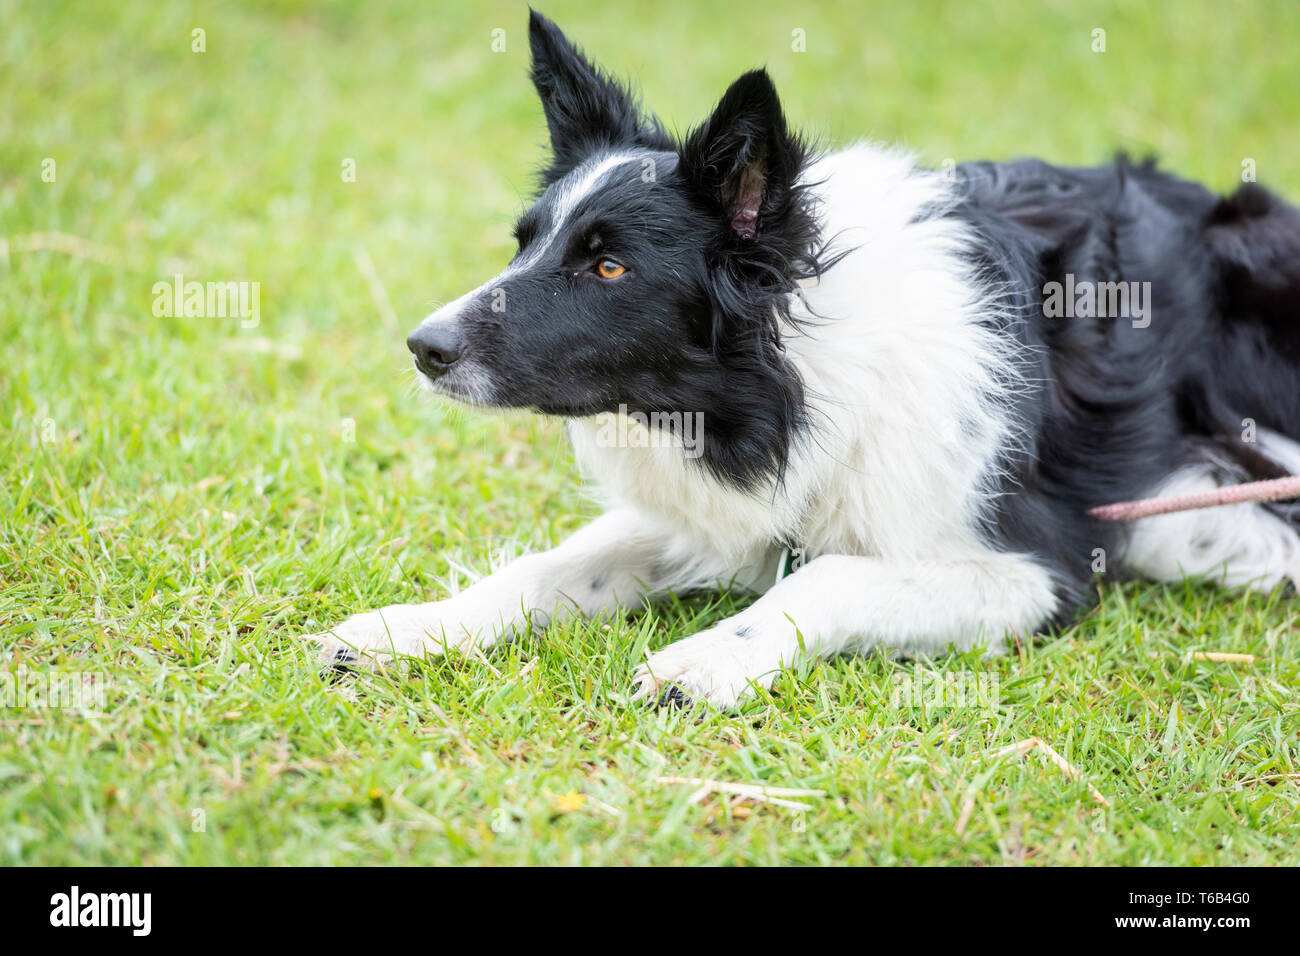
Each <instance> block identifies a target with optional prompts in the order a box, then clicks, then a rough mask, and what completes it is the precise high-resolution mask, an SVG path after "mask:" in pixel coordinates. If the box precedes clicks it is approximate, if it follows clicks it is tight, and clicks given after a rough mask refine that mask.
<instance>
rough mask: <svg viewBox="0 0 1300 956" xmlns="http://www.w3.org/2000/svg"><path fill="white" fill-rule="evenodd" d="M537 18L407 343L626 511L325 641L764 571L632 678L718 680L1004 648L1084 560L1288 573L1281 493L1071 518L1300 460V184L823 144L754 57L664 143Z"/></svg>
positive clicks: (701, 684)
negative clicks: (443, 594) (1213, 187)
mask: <svg viewBox="0 0 1300 956" xmlns="http://www.w3.org/2000/svg"><path fill="white" fill-rule="evenodd" d="M530 31H531V45H532V56H533V67H532V78H533V82H534V84H535V85H536V87H537V92H538V93H539V94H540V96H541V100H542V107H543V110H544V111H545V114H546V122H547V126H548V127H549V130H550V137H551V147H552V152H553V155H552V158H551V162H550V165H549V168H547V169H546V171H545V173H544V180H543V185H544V188H543V191H542V192H541V195H540V196H539V197H538V199H537V200H536V202H535V203H534V205H533V206H532V207H531V208H530V209H529V210H528V211H527V212H525V213H524V214H523V216H522V218H520V220H519V223H518V226H517V228H516V235H517V237H518V240H519V251H518V253H517V254H516V256H515V257H514V259H513V260H512V261H511V262H510V264H509V265H508V266H507V267H506V269H505V271H504V272H502V273H501V274H500V275H498V276H497V277H496V278H494V279H491V280H490V281H488V282H487V283H485V284H484V285H482V286H480V287H479V288H477V289H475V290H474V291H472V292H469V293H467V294H466V295H464V296H462V297H461V298H459V299H457V300H456V301H455V302H452V303H451V304H450V305H447V306H445V307H443V308H441V309H439V310H438V311H437V312H435V313H434V314H432V315H430V316H429V317H428V318H427V319H425V320H424V322H423V323H421V325H420V326H419V328H417V329H416V330H415V332H414V333H413V334H412V335H411V337H410V339H409V340H408V345H409V346H410V349H411V351H412V352H413V353H414V355H415V366H416V368H417V369H418V370H419V375H420V379H421V381H422V382H423V384H424V385H426V386H427V387H428V388H429V389H431V390H432V391H434V392H436V393H437V394H439V395H442V396H447V397H450V398H452V399H456V400H459V401H461V402H467V403H470V404H473V405H476V406H494V407H510V408H530V409H534V410H536V411H537V412H540V413H541V414H544V415H556V416H562V417H564V418H566V419H567V420H568V431H569V437H570V439H571V441H572V444H573V448H574V452H575V455H576V457H577V460H578V462H579V464H580V465H581V466H582V467H583V469H584V470H585V471H586V472H587V473H589V474H590V475H591V476H592V477H593V478H594V479H595V481H596V482H597V483H598V485H599V487H600V488H601V490H602V491H603V493H604V495H605V496H606V499H607V502H608V510H607V511H606V513H605V514H604V515H603V516H602V517H600V518H599V519H597V520H596V521H594V522H593V523H592V524H591V525H589V526H588V527H586V528H585V529H584V530H582V531H581V532H579V533H578V534H576V535H574V536H573V537H572V538H571V539H569V540H568V541H566V542H564V543H563V544H561V545H560V546H559V547H557V548H555V549H554V550H551V551H547V552H545V553H540V554H531V555H526V556H524V557H521V558H519V559H517V560H516V561H514V562H513V563H512V564H510V565H508V566H507V567H505V568H503V569H502V570H500V571H498V572H496V573H494V574H492V575H490V576H489V577H486V578H484V579H483V580H481V581H479V582H478V583H476V584H474V585H473V586H472V587H469V588H468V589H466V590H465V591H463V592H461V593H459V594H457V595H455V596H453V597H450V598H448V599H447V600H443V601H436V602H433V603H429V604H414V605H396V606H392V607H387V608H384V609H382V610H380V611H373V612H370V613H366V614H360V615H357V616H355V617H352V618H351V619H349V620H347V621H346V622H344V623H343V624H341V625H340V626H339V627H337V628H336V629H335V630H334V631H332V632H331V633H328V634H324V635H319V636H317V637H316V640H318V641H320V642H321V644H323V652H324V659H325V660H326V661H328V662H331V663H333V664H335V665H343V666H348V665H353V666H355V665H358V664H364V663H367V662H372V661H382V660H385V659H388V658H391V657H392V656H393V655H394V654H396V655H416V656H423V655H424V654H426V653H440V652H442V651H443V650H444V649H446V648H448V647H452V648H455V647H460V648H469V647H475V646H477V647H487V646H489V645H491V644H494V643H496V642H498V641H501V640H503V639H507V638H508V637H509V636H510V635H511V634H512V633H517V632H519V631H520V630H521V629H522V628H523V627H524V626H525V625H526V624H528V623H530V622H531V623H532V624H535V625H541V624H545V623H546V622H548V621H551V620H555V619H559V618H564V617H567V616H570V615H595V614H600V613H602V612H608V611H610V610H612V609H614V608H617V607H633V608H635V607H640V606H642V605H643V603H644V602H646V601H647V600H653V599H655V598H656V597H660V596H663V595H666V594H668V593H669V592H676V593H682V592H687V591H692V590H698V589H702V588H723V587H736V588H741V589H745V590H748V591H751V592H753V593H755V594H757V595H758V597H757V600H756V601H754V603H753V604H752V605H750V606H749V607H747V608H746V609H745V610H743V611H741V612H740V613H739V614H736V615H735V616H734V617H730V618H727V619H726V620H723V621H721V622H720V623H718V624H717V625H716V626H715V627H712V628H710V629H709V630H707V631H704V632H703V633H699V634H695V635H692V636H689V637H684V638H682V639H681V640H678V641H677V642H676V643H673V644H671V645H669V646H668V647H666V648H664V649H662V650H659V651H657V652H654V653H652V654H650V655H649V657H648V659H647V660H646V661H645V662H644V663H643V664H642V665H641V667H640V670H639V672H638V673H636V674H635V675H629V680H630V686H636V685H639V687H640V694H641V695H643V696H646V697H649V698H654V699H659V700H664V699H669V700H681V699H682V698H683V697H688V698H694V699H701V700H707V701H710V702H712V703H714V704H717V705H720V706H729V705H732V704H734V703H736V702H737V701H738V700H739V699H741V698H742V697H744V696H745V695H746V694H747V693H748V692H750V691H751V690H752V689H753V688H754V687H755V686H768V685H769V684H770V682H771V680H772V678H773V675H774V673H775V672H777V670H778V669H779V668H781V667H782V666H788V665H789V664H791V663H792V662H793V661H794V660H796V659H797V658H798V657H799V656H800V655H803V654H808V655H817V656H825V655H831V654H836V653H840V652H846V651H858V650H865V649H869V648H877V647H879V648H886V649H889V650H892V651H899V652H905V653H912V654H924V653H931V652H938V651H942V650H944V649H945V648H947V647H949V646H952V647H956V648H960V649H968V648H972V647H983V648H986V649H987V650H989V651H993V652H996V651H998V650H1000V649H1002V648H1004V647H1005V646H1006V642H1007V640H1008V639H1009V638H1012V637H1013V636H1017V635H1018V636H1022V637H1024V636H1028V635H1031V634H1033V633H1034V632H1036V631H1040V630H1042V629H1044V628H1048V627H1051V626H1055V625H1059V624H1061V623H1064V622H1067V621H1069V620H1070V619H1071V617H1072V616H1073V615H1074V614H1075V613H1076V612H1077V611H1078V610H1079V608H1080V607H1081V606H1083V605H1085V604H1086V602H1088V601H1089V600H1091V599H1092V598H1093V596H1094V590H1095V588H1094V586H1093V576H1094V574H1095V573H1097V572H1098V571H1101V570H1109V571H1110V572H1111V573H1115V572H1124V573H1127V574H1130V575H1138V576H1143V577H1147V578H1151V579H1155V580H1162V581H1169V580H1177V579H1181V578H1182V577H1184V576H1192V577H1203V578H1209V579H1213V580H1215V581H1218V582H1220V583H1224V584H1226V585H1228V586H1241V585H1249V586H1254V587H1263V588H1272V587H1274V586H1276V585H1278V584H1280V583H1282V582H1284V581H1286V580H1287V579H1289V580H1290V581H1292V582H1295V581H1297V580H1300V511H1298V510H1295V509H1288V508H1287V507H1285V506H1280V505H1273V506H1266V505H1255V504H1241V505H1233V506H1229V507H1223V508H1217V509H1209V510H1203V511H1195V512H1186V513H1183V514H1177V515H1167V516H1163V517H1157V518H1147V519H1144V520H1141V521H1138V522H1136V523H1134V524H1132V525H1128V526H1124V525H1104V524H1102V523H1100V522H1098V521H1095V520H1093V519H1090V518H1089V517H1088V515H1087V510H1088V509H1089V508H1090V507H1091V506H1094V505H1099V504H1103V503H1109V502H1115V501H1123V500H1131V499H1134V498H1140V497H1144V496H1149V495H1155V494H1170V493H1177V492H1187V491H1195V490H1206V489H1210V488H1213V487H1216V486H1218V485H1221V484H1231V483H1236V482H1238V481H1242V480H1248V479H1251V478H1267V477H1277V476H1280V475H1283V474H1287V473H1300V444H1298V443H1297V441H1298V440H1300V211H1297V210H1296V209H1294V208H1292V207H1290V206H1288V205H1286V204H1285V203H1283V202H1280V201H1279V200H1277V199H1275V198H1273V197H1272V196H1270V195H1269V194H1268V193H1266V192H1265V191H1264V190H1262V189H1260V188H1258V187H1256V186H1254V185H1246V186H1245V187H1243V188H1242V189H1240V190H1239V191H1238V192H1237V193H1236V194H1235V195H1233V196H1232V197H1231V198H1227V199H1220V198H1217V197H1216V196H1214V195H1212V194H1211V193H1210V192H1208V191H1207V190H1206V189H1204V188H1202V187H1201V186H1198V185H1195V184H1192V183H1188V182H1184V181H1182V180H1179V179H1176V178H1174V177H1172V176H1169V175H1166V174H1164V173H1161V172H1158V171H1156V169H1155V168H1154V167H1153V166H1152V165H1150V164H1146V165H1130V164H1129V163H1127V162H1125V161H1123V160H1121V161H1119V162H1117V163H1115V164H1114V165H1111V166H1107V167H1103V168H1097V169H1063V168H1057V167H1054V166H1049V165H1047V164H1045V163H1041V162H1035V161H1021V162H1013V163H1005V164H998V163H972V164H967V165H959V166H957V167H956V168H955V169H951V170H948V171H946V172H937V171H933V170H929V169H926V168H923V167H921V166H918V165H917V163H916V162H915V161H914V160H913V159H912V158H911V157H909V156H908V155H906V154H905V153H902V152H899V151H896V150H893V149H886V148H881V147H880V146H876V145H870V144H861V145H856V146H852V147H849V148H848V149H844V150H842V151H839V152H828V153H824V154H816V155H815V154H814V153H813V152H812V151H811V150H810V149H809V148H808V147H807V146H806V145H805V144H804V143H803V142H802V141H801V140H800V139H799V138H798V137H797V136H796V135H794V134H793V133H791V132H790V131H789V130H788V129H787V127H786V122H785V119H784V116H783V114H782V110H781V105H780V103H779V101H778V99H777V94H776V90H775V89H774V88H773V85H772V81H771V80H770V79H769V77H768V75H767V74H766V73H765V72H764V71H762V70H758V71H754V72H751V73H746V74H745V75H744V76H742V77H741V78H740V79H738V80H737V81H736V82H735V83H734V84H732V86H731V88H730V89H728V90H727V92H726V94H725V95H724V96H723V97H722V100H721V102H719V104H718V106H717V108H716V109H715V110H714V112H713V115H711V116H710V117H709V118H708V119H707V120H706V121H705V122H704V123H703V124H702V125H701V126H700V127H699V128H697V129H695V130H694V131H692V132H691V133H690V134H689V135H687V136H685V137H684V138H682V139H680V140H679V139H677V138H675V137H673V136H671V135H669V134H668V133H667V132H665V130H664V128H663V126H662V125H661V124H660V123H659V122H658V121H657V120H656V119H655V118H654V117H653V116H650V115H648V114H646V113H643V112H642V111H641V110H640V109H639V108H638V106H637V103H636V101H635V99H634V97H633V95H632V94H631V93H630V92H629V91H628V89H627V88H626V87H624V86H622V85H620V84H619V83H617V82H615V81H613V80H611V79H610V78H609V77H608V76H606V75H605V74H603V73H602V72H600V71H598V70H597V69H595V68H594V67H593V66H592V65H591V64H590V63H589V62H588V61H587V60H586V59H584V57H583V56H582V54H581V53H580V52H579V51H578V50H577V49H575V48H574V47H573V46H572V45H571V44H570V43H569V42H568V40H567V39H566V38H565V37H564V35H563V34H562V33H561V32H560V30H559V29H558V28H557V27H556V26H555V25H554V24H553V23H551V22H550V21H548V20H546V19H545V18H544V17H542V16H540V15H538V14H536V13H534V14H533V15H532V21H531V26H530ZM692 423H700V424H701V425H702V427H701V428H699V429H698V432H697V431H696V430H695V429H694V428H693V427H692ZM791 551H794V552H796V553H801V554H802V556H803V558H804V561H805V563H804V564H803V566H802V567H799V568H798V569H797V570H795V571H794V572H793V573H787V574H784V575H782V574H781V573H780V572H779V571H778V564H782V565H783V566H784V565H785V564H787V563H788V562H786V561H785V557H786V556H788V554H789V553H790V552H791ZM1107 563H1109V567H1107Z"/></svg>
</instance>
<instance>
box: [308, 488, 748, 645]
mask: <svg viewBox="0 0 1300 956" xmlns="http://www.w3.org/2000/svg"><path fill="white" fill-rule="evenodd" d="M724 577H725V569H724V568H723V567H722V564H721V562H720V561H717V560H711V559H710V558H709V557H708V556H707V555H701V554H700V553H699V552H698V551H696V550H688V549H686V548H685V547H684V545H683V544H681V543H680V542H678V541H676V540H675V539H674V537H673V535H671V534H670V533H668V532H667V531H666V530H664V529H657V528H655V527H653V526H651V525H649V524H648V523H647V521H646V520H645V519H644V518H643V517H641V516H640V515H637V514H635V513H632V512H629V511H624V510H616V511H611V512H609V513H607V514H605V515H602V516H601V517H600V518H598V519H596V520H595V521H593V522H592V523H591V524H589V525H588V526H587V527H585V528H583V529H582V530H581V531H579V532H577V533H576V534H575V535H573V536H572V537H571V538H569V539H568V540H567V541H565V542H564V543H563V544H561V545H559V546H558V547H556V548H553V549H552V550H550V551H545V552H541V553H538V554H527V555H523V556H522V557H519V558H516V559H515V560H514V561H512V562H511V563H510V564H508V565H506V566H505V567H504V568H502V569H501V570H499V571H497V572H495V573H493V574H491V575H489V576H487V577H485V578H483V579H482V580H481V581H478V582H477V583H475V584H474V585H472V586H471V587H469V588H467V589H466V590H464V591H462V592H460V593H459V594H457V595H455V596H453V597H450V598H447V599H446V600H443V601H434V602H431V603H428V604H394V605H390V606H389V607H385V608H382V609H380V610H378V611H370V612H367V613H364V614H357V615H355V616H353V617H351V618H349V619H348V620H346V621H344V622H343V623H342V624H340V625H339V626H337V627H335V628H334V629H333V630H331V631H329V632H328V633H325V634H319V635H311V638H312V639H313V640H315V641H316V642H318V643H319V645H320V646H321V657H322V661H323V662H324V663H326V664H327V665H332V666H336V667H348V666H354V665H370V664H374V663H382V662H384V661H387V660H390V659H392V658H393V657H394V656H395V655H396V656H423V655H424V654H426V653H440V652H441V651H442V650H443V649H444V648H460V649H468V648H472V647H489V646H491V645H493V644H495V643H497V642H498V641H500V640H502V639H504V638H507V637H509V636H510V635H512V634H515V633H518V632H519V631H521V630H522V629H523V628H524V627H525V626H526V625H527V624H528V623H529V621H531V622H532V624H533V625H535V626H545V625H546V624H547V623H549V622H550V621H552V620H556V619H560V620H562V619H564V618H567V617H570V616H572V615H575V614H578V615H584V616H585V615H595V614H599V613H602V612H605V611H612V610H614V609H615V608H618V607H636V606H639V605H640V604H641V602H642V601H644V600H645V599H646V598H647V597H653V596H657V595H660V594H663V593H665V592H666V591H668V590H674V591H689V590H693V589H694V588H696V587H699V586H702V585H704V584H706V583H709V582H711V581H718V580H720V579H723V578H724Z"/></svg>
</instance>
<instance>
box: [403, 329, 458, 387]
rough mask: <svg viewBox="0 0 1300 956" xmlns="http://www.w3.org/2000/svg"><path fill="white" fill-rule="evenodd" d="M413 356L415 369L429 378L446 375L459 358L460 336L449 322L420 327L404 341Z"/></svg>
mask: <svg viewBox="0 0 1300 956" xmlns="http://www.w3.org/2000/svg"><path fill="white" fill-rule="evenodd" d="M406 347H407V348H408V349H410V350H411V354H412V355H414V356H415V367H416V368H418V369H419V370H420V371H421V372H423V373H424V374H425V375H428V376H429V377H430V378H437V377H438V376H439V375H444V374H446V372H447V370H448V369H450V368H451V367H452V365H453V364H454V363H455V361H456V359H458V358H460V336H459V335H458V334H457V332H456V326H455V325H454V324H453V323H450V322H446V323H443V322H439V323H437V324H434V325H422V326H420V327H419V328H418V329H416V330H415V331H414V332H412V333H411V334H410V335H409V336H408V337H407V339H406Z"/></svg>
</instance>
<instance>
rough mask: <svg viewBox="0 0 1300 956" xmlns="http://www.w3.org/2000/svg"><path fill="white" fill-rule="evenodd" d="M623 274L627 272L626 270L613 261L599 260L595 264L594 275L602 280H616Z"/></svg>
mask: <svg viewBox="0 0 1300 956" xmlns="http://www.w3.org/2000/svg"><path fill="white" fill-rule="evenodd" d="M624 272H627V270H626V269H624V268H623V267H622V266H621V265H619V264H618V263H617V262H615V261H614V260H613V259H601V260H600V261H599V262H598V263H596V275H598V276H600V277H601V278H602V279H617V278H618V277H619V276H621V275H622V274H623V273H624Z"/></svg>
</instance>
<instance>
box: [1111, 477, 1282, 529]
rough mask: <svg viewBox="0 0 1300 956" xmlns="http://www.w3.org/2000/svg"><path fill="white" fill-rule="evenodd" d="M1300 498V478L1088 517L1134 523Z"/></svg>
mask: <svg viewBox="0 0 1300 956" xmlns="http://www.w3.org/2000/svg"><path fill="white" fill-rule="evenodd" d="M1287 498H1300V475H1297V476H1293V477H1290V478H1274V479H1273V480H1272V481H1252V482H1250V483H1249V484H1245V485H1230V486H1229V487H1227V488H1217V489H1215V490H1214V491H1202V492H1200V493H1199V494H1194V495H1176V496H1175V497H1172V498H1144V499H1143V500H1141V501H1120V502H1117V503H1115V504H1113V505H1102V506H1100V507H1098V508H1089V509H1088V514H1090V515H1092V516H1093V517H1094V518H1100V519H1101V520H1103V521H1133V520H1135V519H1137V518H1149V517H1151V516H1152V515H1164V514H1169V513H1170V512H1173V511H1192V510H1193V509H1195V508H1214V507H1217V506H1218V505H1233V504H1238V503H1240V502H1243V501H1284V500H1286V499H1287Z"/></svg>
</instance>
